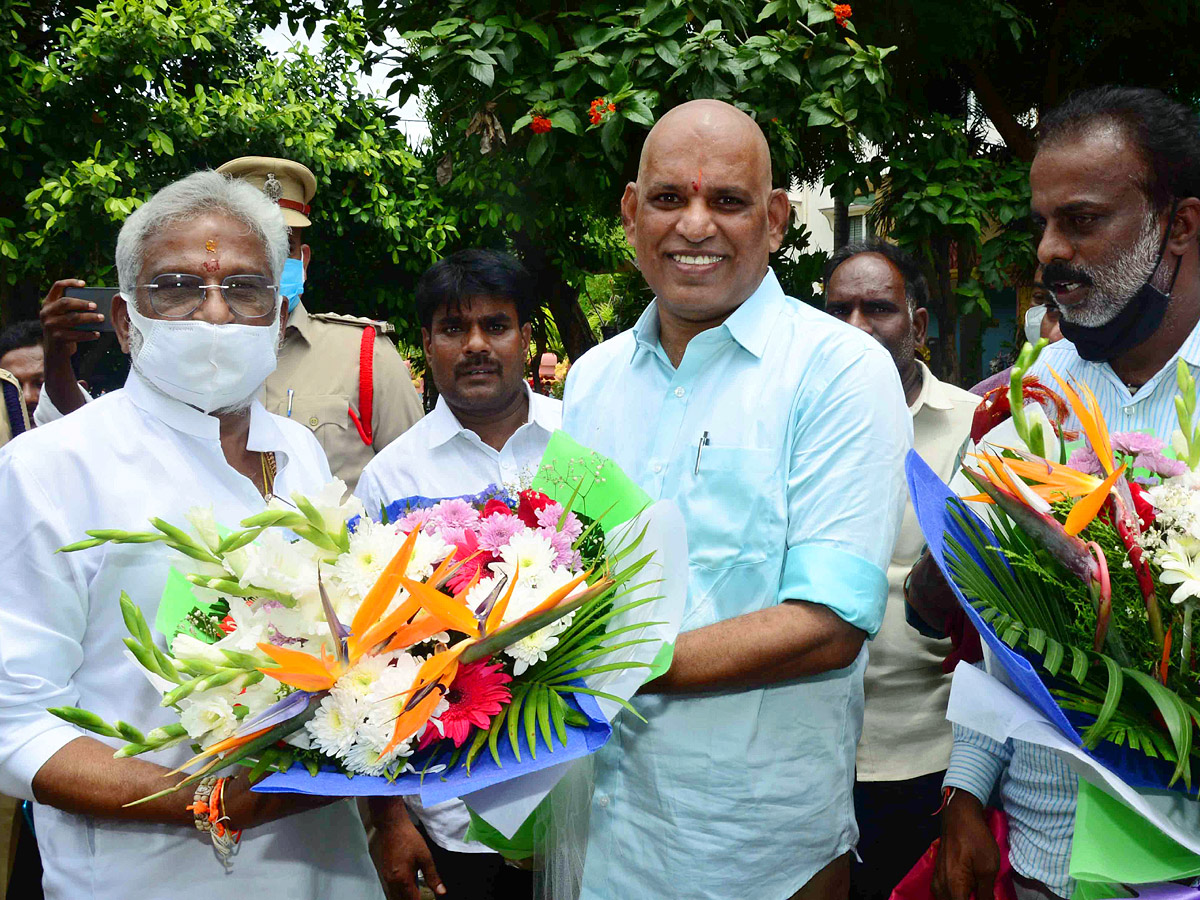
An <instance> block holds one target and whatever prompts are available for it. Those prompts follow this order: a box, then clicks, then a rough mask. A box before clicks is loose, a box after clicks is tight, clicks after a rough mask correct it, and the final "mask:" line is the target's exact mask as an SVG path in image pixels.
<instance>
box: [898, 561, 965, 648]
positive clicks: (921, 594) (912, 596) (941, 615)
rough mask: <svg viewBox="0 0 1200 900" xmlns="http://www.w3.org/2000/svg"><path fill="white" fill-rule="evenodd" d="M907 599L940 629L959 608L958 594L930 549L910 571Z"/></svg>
mask: <svg viewBox="0 0 1200 900" xmlns="http://www.w3.org/2000/svg"><path fill="white" fill-rule="evenodd" d="M904 599H905V600H906V601H907V602H908V604H909V606H911V607H912V608H913V609H914V610H916V612H917V615H919V616H920V617H921V618H922V619H924V620H925V622H926V623H927V624H928V625H929V626H930V627H931V628H934V629H936V630H938V631H945V629H946V620H947V618H948V617H949V616H950V614H951V613H952V612H954V611H955V610H957V609H958V608H959V606H958V598H957V597H955V596H954V591H953V589H952V588H951V587H950V585H949V584H948V583H947V582H946V577H945V576H944V575H943V574H942V570H941V569H939V568H938V565H937V563H936V562H934V560H933V557H932V556H931V555H930V553H929V551H928V550H926V551H925V552H924V553H922V554H921V558H920V559H918V560H917V563H916V565H914V566H913V567H912V572H910V573H909V576H908V587H907V589H906V591H905V593H904Z"/></svg>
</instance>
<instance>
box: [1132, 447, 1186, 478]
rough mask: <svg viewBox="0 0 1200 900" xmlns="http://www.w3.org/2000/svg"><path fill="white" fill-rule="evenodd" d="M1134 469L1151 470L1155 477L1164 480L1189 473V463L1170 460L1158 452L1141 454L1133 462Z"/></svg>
mask: <svg viewBox="0 0 1200 900" xmlns="http://www.w3.org/2000/svg"><path fill="white" fill-rule="evenodd" d="M1160 446H1161V442H1160ZM1133 467H1134V468H1135V469H1149V470H1150V471H1151V472H1153V473H1154V474H1155V475H1161V476H1162V477H1163V478H1170V477H1172V476H1174V475H1183V474H1185V473H1186V472H1187V471H1188V467H1187V463H1184V462H1180V461H1179V460H1177V459H1170V458H1169V457H1166V456H1163V455H1162V454H1161V453H1157V452H1148V453H1139V454H1138V455H1137V456H1136V457H1135V458H1134V460H1133Z"/></svg>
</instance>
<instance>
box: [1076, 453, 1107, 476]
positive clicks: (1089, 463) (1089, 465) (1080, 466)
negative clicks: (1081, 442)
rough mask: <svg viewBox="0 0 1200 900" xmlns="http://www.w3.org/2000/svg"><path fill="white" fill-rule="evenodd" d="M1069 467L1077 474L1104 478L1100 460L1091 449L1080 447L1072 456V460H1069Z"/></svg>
mask: <svg viewBox="0 0 1200 900" xmlns="http://www.w3.org/2000/svg"><path fill="white" fill-rule="evenodd" d="M1067 465H1068V466H1070V467H1071V468H1072V469H1074V470H1075V471H1077V472H1083V473H1085V474H1087V475H1095V476H1097V477H1102V476H1103V475H1104V470H1103V469H1102V468H1101V467H1100V458H1099V457H1098V456H1096V454H1095V453H1093V452H1092V448H1091V447H1080V448H1079V449H1078V450H1076V451H1075V452H1074V453H1072V454H1071V458H1070V459H1068V460H1067Z"/></svg>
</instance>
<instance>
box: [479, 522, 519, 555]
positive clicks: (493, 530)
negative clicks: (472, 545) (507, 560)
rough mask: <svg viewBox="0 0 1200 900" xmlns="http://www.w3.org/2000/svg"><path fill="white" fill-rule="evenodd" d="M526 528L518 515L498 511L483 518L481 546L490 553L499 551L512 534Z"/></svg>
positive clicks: (480, 535)
mask: <svg viewBox="0 0 1200 900" xmlns="http://www.w3.org/2000/svg"><path fill="white" fill-rule="evenodd" d="M524 528H525V525H524V523H523V522H522V521H521V520H520V519H518V518H517V517H516V516H510V515H502V514H500V513H496V514H495V515H492V516H488V517H487V518H486V519H484V520H483V525H482V526H481V527H480V529H479V546H480V547H482V548H483V549H484V550H487V551H488V552H489V553H499V552H500V550H501V548H502V547H504V546H505V545H506V544H507V543H508V542H509V541H510V540H512V536H513V535H514V534H516V533H517V532H519V531H522V530H523V529H524Z"/></svg>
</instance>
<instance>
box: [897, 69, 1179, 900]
mask: <svg viewBox="0 0 1200 900" xmlns="http://www.w3.org/2000/svg"><path fill="white" fill-rule="evenodd" d="M1029 182H1030V187H1031V189H1032V212H1033V218H1034V221H1035V222H1036V223H1037V225H1038V226H1039V229H1040V231H1041V235H1040V238H1039V242H1038V261H1039V262H1040V263H1041V264H1042V266H1044V270H1043V273H1042V277H1043V281H1044V283H1045V285H1046V287H1047V288H1048V289H1049V290H1050V291H1051V292H1052V293H1053V295H1054V299H1055V302H1056V303H1057V305H1058V307H1059V309H1060V310H1061V317H1062V318H1061V323H1060V327H1061V329H1062V334H1063V337H1064V340H1061V341H1059V342H1057V343H1055V344H1052V345H1051V346H1049V347H1047V348H1046V349H1045V350H1044V351H1043V353H1042V355H1041V357H1040V359H1039V360H1038V362H1037V364H1036V365H1035V366H1034V367H1033V369H1032V370H1031V374H1033V375H1035V376H1037V377H1038V379H1039V380H1041V381H1042V382H1043V383H1047V384H1052V383H1053V381H1052V379H1051V377H1050V374H1049V369H1051V368H1053V369H1054V371H1055V372H1057V373H1058V374H1059V375H1060V376H1062V377H1064V378H1068V379H1072V380H1074V381H1077V382H1081V383H1082V384H1085V385H1087V386H1088V387H1089V388H1091V390H1092V392H1093V393H1095V395H1096V398H1097V400H1098V402H1099V405H1100V411H1101V413H1102V414H1103V415H1104V418H1105V420H1106V421H1107V423H1108V427H1109V430H1110V431H1113V432H1122V431H1142V432H1153V433H1155V434H1156V435H1158V436H1159V437H1162V438H1168V437H1169V436H1170V435H1171V432H1172V430H1173V429H1174V428H1175V427H1176V425H1175V415H1176V414H1175V404H1174V398H1175V392H1176V381H1175V370H1176V366H1177V360H1178V359H1182V360H1183V361H1184V362H1185V363H1186V364H1187V366H1188V368H1189V369H1190V370H1191V372H1192V375H1193V376H1197V375H1200V324H1198V323H1200V252H1198V250H1197V234H1198V232H1200V199H1197V198H1200V119H1198V118H1197V115H1196V112H1195V110H1193V109H1189V108H1188V107H1186V106H1183V105H1182V104H1179V103H1176V102H1174V101H1172V100H1170V99H1169V98H1168V97H1166V96H1165V95H1164V94H1162V93H1160V92H1158V91H1153V90H1145V89H1137V88H1115V87H1105V88H1097V89H1094V90H1090V91H1086V92H1084V93H1081V94H1077V95H1075V96H1074V97H1072V98H1071V99H1070V100H1068V101H1067V102H1066V103H1064V104H1063V105H1062V106H1060V107H1059V108H1058V109H1056V110H1054V111H1052V112H1051V113H1049V114H1048V115H1046V116H1045V117H1044V118H1043V120H1042V123H1041V126H1040V133H1039V142H1038V152H1037V155H1036V157H1035V158H1034V161H1033V166H1032V169H1031V170H1030V175H1029ZM1065 425H1066V427H1067V428H1069V429H1074V430H1078V429H1079V427H1080V425H1079V422H1078V421H1076V420H1075V418H1074V417H1073V416H1072V417H1070V418H1069V419H1068V421H1067V422H1066V423H1065ZM985 440H986V438H985ZM918 566H919V568H923V569H924V571H923V572H914V576H913V590H912V592H911V593H910V598H911V603H912V606H913V607H914V608H915V609H916V610H917V611H918V612H919V613H920V614H921V617H922V618H923V619H925V620H926V621H927V622H929V623H934V622H936V621H939V613H938V611H937V610H938V605H937V604H936V603H935V602H934V599H935V595H937V594H938V589H937V585H936V581H937V579H936V578H935V577H933V575H932V574H931V572H930V570H931V569H932V568H933V567H932V566H930V565H929V564H928V562H927V560H923V561H922V563H921V564H918ZM927 576H928V577H927ZM942 596H943V597H944V596H945V595H944V594H942ZM954 737H955V742H954V748H953V750H952V751H951V756H950V766H949V769H948V770H947V774H946V779H945V782H944V785H945V788H946V789H947V792H948V793H949V797H948V802H946V804H945V806H944V811H943V813H942V845H941V851H940V853H939V856H938V861H937V871H936V874H935V877H934V892H935V894H936V895H937V896H938V897H939V898H950V900H967V898H968V896H970V895H971V894H972V893H974V895H975V896H977V897H991V896H992V884H993V881H994V878H995V874H996V869H997V866H998V864H999V853H998V851H997V848H996V842H995V841H994V840H993V839H992V836H991V834H990V832H989V831H988V830H987V826H986V825H985V824H984V821H983V813H982V804H984V803H986V802H987V800H988V797H989V796H990V795H991V793H992V791H993V790H994V789H995V788H996V787H997V785H998V786H999V792H1000V798H1001V802H1002V804H1003V806H1004V809H1005V812H1006V813H1007V814H1008V817H1009V826H1010V833H1009V839H1010V854H1009V857H1010V862H1011V863H1012V866H1013V871H1014V882H1015V884H1014V886H1015V888H1016V895H1017V898H1018V900H1037V898H1055V897H1069V896H1071V895H1072V893H1073V891H1074V883H1073V882H1072V880H1071V878H1070V876H1069V873H1068V864H1069V861H1070V850H1071V839H1072V835H1073V833H1074V827H1075V798H1076V792H1077V788H1078V785H1077V782H1076V780H1075V775H1074V774H1073V773H1072V772H1071V771H1070V770H1069V769H1068V768H1067V767H1066V765H1065V764H1064V763H1063V762H1062V761H1061V760H1059V759H1058V758H1057V757H1055V756H1054V755H1053V754H1052V753H1051V752H1050V751H1048V750H1046V749H1045V748H1042V747H1038V746H1035V745H1032V744H1027V743H1025V742H1023V741H1014V740H1009V741H1007V742H1005V743H1004V744H1001V743H998V742H996V741H993V740H991V739H990V738H987V737H985V736H983V735H981V734H978V733H976V732H973V731H969V730H967V729H963V728H961V727H959V726H957V725H955V726H954Z"/></svg>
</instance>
